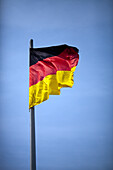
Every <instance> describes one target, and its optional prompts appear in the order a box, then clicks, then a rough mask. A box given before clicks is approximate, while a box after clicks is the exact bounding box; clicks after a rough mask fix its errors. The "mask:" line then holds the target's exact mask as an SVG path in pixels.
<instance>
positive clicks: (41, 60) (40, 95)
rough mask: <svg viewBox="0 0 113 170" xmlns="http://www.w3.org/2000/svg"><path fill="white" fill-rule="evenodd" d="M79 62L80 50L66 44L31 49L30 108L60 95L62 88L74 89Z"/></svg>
mask: <svg viewBox="0 0 113 170" xmlns="http://www.w3.org/2000/svg"><path fill="white" fill-rule="evenodd" d="M78 60H79V54H78V49H77V48H76V47H72V46H68V45H66V44H64V45H59V46H51V47H45V48H31V49H30V67H29V108H31V107H33V106H35V105H38V104H40V103H42V102H43V101H45V100H47V99H48V98H49V95H60V89H61V88H62V87H72V86H73V84H74V82H73V73H74V71H75V68H76V66H77V64H78Z"/></svg>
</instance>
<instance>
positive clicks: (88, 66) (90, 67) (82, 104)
mask: <svg viewBox="0 0 113 170" xmlns="http://www.w3.org/2000/svg"><path fill="white" fill-rule="evenodd" d="M31 38H32V39H33V40H34V47H46V46H52V45H60V44H64V43H65V44H68V45H72V46H75V47H77V48H79V50H80V52H79V54H80V60H79V64H78V66H77V68H76V71H75V74H74V82H75V83H74V86H73V87H72V88H64V89H61V95H60V96H50V98H49V100H47V101H45V102H43V103H42V104H40V105H38V106H36V107H35V110H36V114H35V115H36V154H37V158H36V162H37V170H112V169H113V107H112V105H113V96H112V95H113V88H112V87H113V86H112V85H113V48H112V47H113V1H112V0H20V1H19V0H1V1H0V170H29V167H30V113H29V110H28V103H29V94H28V93H29V78H28V75H29V41H30V39H31Z"/></svg>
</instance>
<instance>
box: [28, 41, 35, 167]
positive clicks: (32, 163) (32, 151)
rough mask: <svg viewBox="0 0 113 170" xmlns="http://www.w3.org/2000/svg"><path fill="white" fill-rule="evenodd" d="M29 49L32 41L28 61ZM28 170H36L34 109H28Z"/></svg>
mask: <svg viewBox="0 0 113 170" xmlns="http://www.w3.org/2000/svg"><path fill="white" fill-rule="evenodd" d="M30 48H33V40H32V39H31V40H30V47H29V61H30ZM30 170H36V150H35V109H34V107H32V108H30Z"/></svg>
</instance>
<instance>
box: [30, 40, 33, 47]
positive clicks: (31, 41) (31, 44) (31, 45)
mask: <svg viewBox="0 0 113 170" xmlns="http://www.w3.org/2000/svg"><path fill="white" fill-rule="evenodd" d="M30 48H33V39H30Z"/></svg>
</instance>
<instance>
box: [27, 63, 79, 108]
mask: <svg viewBox="0 0 113 170" xmlns="http://www.w3.org/2000/svg"><path fill="white" fill-rule="evenodd" d="M75 68H76V66H75V67H73V68H71V71H57V72H56V74H54V75H48V76H46V77H45V78H44V79H43V80H42V81H40V82H38V83H37V84H35V85H32V86H31V87H29V108H31V107H33V106H35V105H38V104H40V103H42V102H43V101H45V100H47V99H48V98H49V95H60V89H61V88H62V87H72V86H73V84H74V82H73V73H74V71H75Z"/></svg>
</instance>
